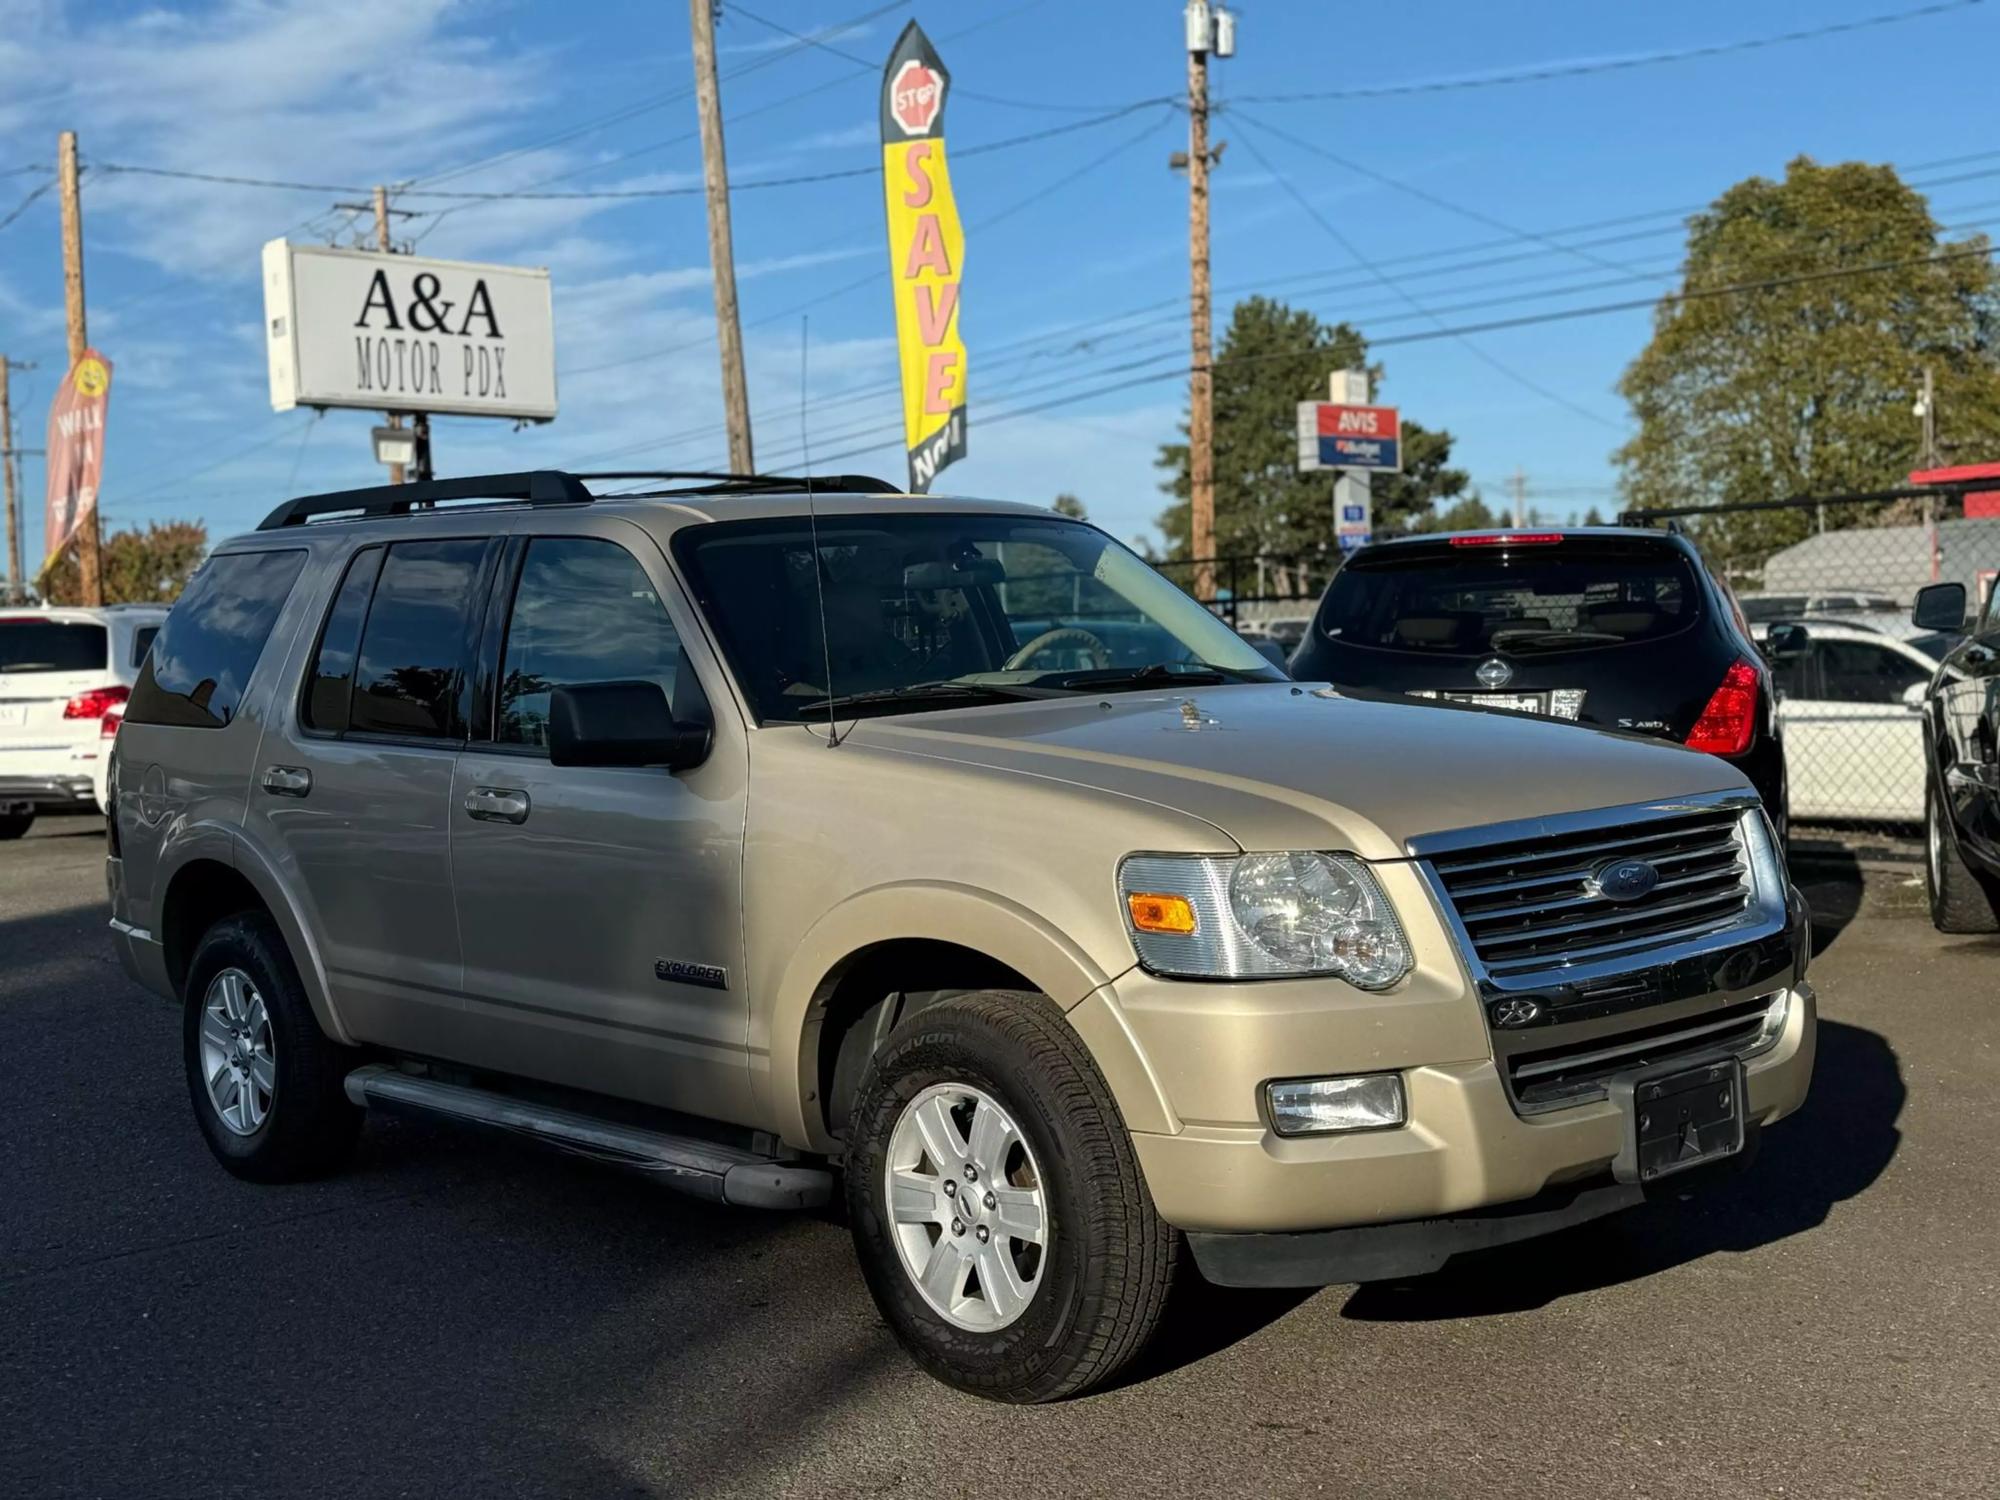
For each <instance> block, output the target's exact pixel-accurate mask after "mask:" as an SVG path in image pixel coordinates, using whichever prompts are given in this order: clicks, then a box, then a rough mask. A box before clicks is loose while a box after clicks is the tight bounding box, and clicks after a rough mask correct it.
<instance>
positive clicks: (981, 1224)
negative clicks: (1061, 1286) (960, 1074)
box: [884, 1083, 1049, 1333]
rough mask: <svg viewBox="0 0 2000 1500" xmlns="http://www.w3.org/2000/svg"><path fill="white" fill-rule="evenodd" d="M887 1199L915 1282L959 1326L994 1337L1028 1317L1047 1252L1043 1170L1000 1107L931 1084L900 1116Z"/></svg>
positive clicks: (953, 1087)
mask: <svg viewBox="0 0 2000 1500" xmlns="http://www.w3.org/2000/svg"><path fill="white" fill-rule="evenodd" d="M886 1175H887V1182H886V1183H885V1189H886V1191H885V1193H884V1198H885V1200H886V1201H887V1203H888V1205H889V1218H890V1238H891V1239H893V1240H894V1241H895V1244H896V1254H897V1258H898V1259H899V1260H900V1261H901V1262H902V1266H903V1270H904V1271H905V1273H907V1274H908V1276H909V1278H910V1281H911V1282H912V1283H913V1284H914V1285H915V1286H916V1288H917V1290H918V1292H919V1293H921V1294H922V1296H923V1299H924V1301H925V1302H927V1303H929V1304H930V1307H931V1309H932V1311H934V1312H936V1313H937V1314H938V1316H939V1317H941V1318H943V1319H944V1320H945V1321H946V1322H948V1323H950V1324H952V1325H953V1326H954V1327H957V1328H963V1329H965V1330H967V1331H969V1332H973V1333H993V1332H997V1331H998V1330H1000V1329H1002V1328H1005V1327H1007V1325H1008V1324H1010V1323H1012V1322H1013V1321H1014V1320H1015V1319H1017V1318H1019V1317H1020V1316H1021V1314H1022V1313H1023V1312H1025V1311H1026V1310H1027V1307H1028V1304H1029V1302H1031V1301H1032V1300H1033V1298H1034V1295H1035V1291H1036V1289H1037V1287H1039V1286H1040V1284H1041V1275H1042V1268H1043V1267H1044V1266H1045V1265H1046V1264H1047V1256H1048V1248H1049V1221H1048V1201H1047V1197H1046V1192H1045V1188H1044V1179H1043V1177H1042V1173H1041V1168H1040V1166H1039V1165H1038V1164H1037V1163H1036V1161H1035V1154H1034V1152H1033V1151H1032V1150H1031V1149H1030V1148H1029V1146H1028V1142H1027V1138H1026V1137H1025V1136H1023V1135H1022V1133H1021V1129H1020V1127H1019V1126H1018V1125H1017V1124H1016V1123H1015V1122H1014V1119H1013V1117H1012V1116H1011V1115H1009V1114H1008V1113H1007V1111H1006V1110H1005V1109H1004V1108H1003V1107H1002V1106H1001V1104H1000V1102H999V1101H998V1100H997V1099H995V1098H994V1097H993V1096H992V1095H991V1094H988V1093H987V1092H985V1091H984V1090H983V1089H979V1088H975V1087H973V1086H972V1085H971V1084H965V1083H940V1084H934V1085H932V1086H931V1087H930V1088H927V1089H925V1090H924V1091H923V1092H922V1093H920V1094H918V1095H917V1096H916V1097H915V1098H914V1099H912V1100H911V1101H910V1102H909V1103H908V1104H907V1105H905V1106H904V1107H903V1111H902V1113H901V1114H900V1115H898V1116H897V1117H896V1125H895V1128H894V1130H893V1131H891V1133H890V1136H889V1151H888V1165H887V1168H886Z"/></svg>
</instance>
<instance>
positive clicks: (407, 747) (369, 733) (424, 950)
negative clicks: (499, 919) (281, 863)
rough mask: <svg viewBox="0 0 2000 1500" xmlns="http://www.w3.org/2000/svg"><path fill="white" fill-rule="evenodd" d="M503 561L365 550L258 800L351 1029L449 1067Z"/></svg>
mask: <svg viewBox="0 0 2000 1500" xmlns="http://www.w3.org/2000/svg"><path fill="white" fill-rule="evenodd" d="M499 549H500V544H499V543H498V542H497V541H495V540H494V539H492V538H490V537H488V536H484V535H470V536H450V537H434V538H415V539H411V540H408V541H393V540H392V541H388V542H385V543H371V544H369V545H366V546H363V547H360V548H358V549H357V550H356V551H355V552H354V553H353V554H352V555H351V556H350V557H349V558H348V559H347V560H346V563H345V567H344V571H343V572H342V575H341V579H340V582H339V584H338V585H337V586H336V588H335V589H334V592H333V594H332V597H331V600H330V603H329V604H328V606H327V608H326V612H325V615H324V618H323V622H322V624H321V625H320V628H319V633H318V639H317V641H316V643H315V645H314V647H313V651H312V654H311V656H310V657H309V658H308V659H307V665H306V669H305V674H304V680H303V682H302V684H301V688H300V691H299V692H298V694H297V696H296V699H295V701H294V702H293V703H291V704H290V705H288V706H287V708H286V710H285V711H284V712H283V713H281V714H279V715H275V716H274V722H273V723H272V725H271V727H270V730H269V732H268V733H267V734H266V735H265V737H264V741H263V745H262V747H261V750H260V755H259V763H258V766H257V770H256V775H255V776H254V778H253V780H252V785H251V791H250V798H251V804H250V815H251V817H252V818H256V819H261V820H263V821H264V822H265V823H266V824H267V825H268V828H267V830H264V833H265V837H266V838H267V839H268V840H269V841H271V842H274V843H275V844H277V845H278V846H280V847H281V848H282V849H283V850H284V852H285V855H286V857H287V858H288V859H289V861H290V862H291V864H292V867H293V869H294V871H295V872H296V876H297V881H298V885H299V888H300V890H301V892H302V900H303V901H304V903H305V905H306V906H307V908H308V919H309V921H310V922H311V924H312V926H313V928H314V930H315V932H316V934H317V936H318V939H319V942H320V944H321V953H322V957H323V960H324V962H325V965H326V970H327V977H328V981H329V984H330V986H331V987H332V989H333V991H334V998H335V1003H336V1005H337V1006H338V1007H339V1009H340V1011H341V1015H342V1017H343V1019H344V1020H345V1021H346V1022H347V1024H348V1026H349V1028H350V1029H351V1030H352V1031H353V1033H354V1034H355V1035H356V1036H357V1037H359V1038H361V1039H364V1040H368V1041H374V1042H380V1043H383V1044H385V1045H390V1046H396V1047H402V1048H407V1049H409V1050H412V1051H420V1052H434V1053H441V1054H444V1055H450V1054H451V1052H452V1049H453V1048H454V1046H455V1045H456V1043H457V1042H458V1040H459V1036H460V1030H461V1028H460V1025H459V1022H460V1019H461V1017H462V1008H461V1004H460V995H459V986H460V982H461V979H462V977H463V976H462V962H461V951H460V947H459V940H458V924H457V918H456V915H455V913H454V911H453V909H452V899H451V833H452V824H451V782H452V772H453V769H454V767H455V765H456V763H457V761H458V756H459V752H460V751H461V749H462V748H463V746H464V744H465V722H466V695H467V694H468V693H469V691H470V669H471V661H472V651H473V635H474V631H475V622H476V620H477V619H478V617H479V614H480V610H481V607H482V605H483V602H484V596H485V591H486V589H487V586H488V583H489V581H490V578H491V574H492V570H493V566H494V563H495V561H496V559H497V557H498V553H499Z"/></svg>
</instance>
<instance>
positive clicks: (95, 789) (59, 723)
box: [0, 604, 167, 839]
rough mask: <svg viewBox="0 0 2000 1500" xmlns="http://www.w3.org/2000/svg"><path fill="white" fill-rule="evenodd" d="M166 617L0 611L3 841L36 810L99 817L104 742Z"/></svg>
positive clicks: (133, 610)
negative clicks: (91, 810) (93, 810)
mask: <svg viewBox="0 0 2000 1500" xmlns="http://www.w3.org/2000/svg"><path fill="white" fill-rule="evenodd" d="M166 618H167V610H166V606H164V605H154V604H116V605H111V606H108V607H106V608H103V609H66V608H65V609H12V608H8V609H0V839H17V838H19V837H20V836H21V835H22V834H24V833H26V832H27V831H28V825H29V824H31V823H33V822H34V821H35V815H36V814H37V813H40V812H47V811H52V810H54V809H56V808H78V807H80V808H86V809H88V808H91V807H96V808H97V809H98V810H99V811H102V810H103V807H104V772H105V768H106V766H107V765H108V763H109V760H110V753H111V736H112V735H113V734H114V733H115V732H116V730H117V723H118V716H119V715H121V714H122V713H123V712H124V709H125V700H126V699H127V698H128V697H130V696H131V693H132V684H133V683H134V682H136V681H137V680H138V677H139V667H140V665H141V664H142V663H143V662H144V661H145V660H146V652H147V650H148V649H149V648H150V647H151V646H152V644H153V637H154V635H155V634H157V633H158V631H159V628H160V625H161V622H162V621H164V620H165V619H166ZM107 719H108V721H109V722H108V723H107Z"/></svg>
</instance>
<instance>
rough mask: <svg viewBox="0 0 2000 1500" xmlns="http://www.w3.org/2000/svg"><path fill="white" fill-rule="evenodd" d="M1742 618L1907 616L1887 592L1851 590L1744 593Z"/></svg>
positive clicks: (1764, 621)
mask: <svg viewBox="0 0 2000 1500" xmlns="http://www.w3.org/2000/svg"><path fill="white" fill-rule="evenodd" d="M1738 600H1739V602H1740V603H1741V604H1742V606H1743V618H1744V619H1746V620H1748V621H1749V622H1750V623H1751V624H1752V625H1768V624H1769V623H1771V621H1773V620H1804V619H1836V618H1839V617H1841V616H1843V615H1889V616H1893V617H1894V618H1896V619H1898V620H1900V619H1903V618H1904V610H1903V606H1902V605H1901V604H1900V603H1898V602H1897V601H1896V600H1894V599H1891V598H1890V597H1889V596H1888V595H1886V594H1866V593H1859V592H1855V591H1852V590H1847V591H1841V592H1829V593H1820V594H1742V595H1739V596H1738Z"/></svg>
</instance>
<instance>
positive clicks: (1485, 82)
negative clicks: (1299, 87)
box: [1236, 0, 1982, 104]
mask: <svg viewBox="0 0 2000 1500" xmlns="http://www.w3.org/2000/svg"><path fill="white" fill-rule="evenodd" d="M1981 3H1982V0H1940V3H1938V4H1934V5H1921V6H1918V7H1916V8H1915V9H1913V10H1899V11H1889V12H1886V13H1884V14H1881V15H1874V16H1863V17H1861V18H1859V19H1857V20H1853V21H1832V22H1828V23H1827V24H1825V25H1822V26H1813V27H1808V28H1805V29H1803V30H1798V31H1784V32H1778V33H1776V34H1774V35H1771V36H1761V37H1748V38H1745V39H1743V40H1741V41H1734V42H1710V43H1706V44H1703V45H1701V46H1696V47H1679V48H1674V49H1672V50H1667V51H1660V52H1648V53H1642V54H1640V55H1638V56H1634V57H1610V58H1581V59H1577V60H1575V61H1567V62H1548V63H1536V64H1531V65H1529V66H1527V67H1524V68H1517V69H1513V70H1510V71H1507V72H1503V73H1487V74H1480V75H1475V76H1472V77H1463V76H1461V77H1453V78H1422V79H1415V80H1412V81H1411V82H1408V83H1388V84H1377V85H1374V86H1372V87H1364V88H1348V89H1316V90H1312V91H1310V92H1304V93H1292V94H1239V95H1237V96H1236V102H1237V103H1241V104H1307V103H1319V102H1321V101H1324V100H1336V99H1387V98H1394V97H1398V96H1401V95H1407V94H1441V93H1448V92H1453V91H1456V90H1460V89H1489V88H1498V87H1501V86H1503V85H1507V84H1516V83H1542V82H1546V81H1548V80H1550V79H1556V78H1581V77H1583V76H1585V75H1587V74H1592V73H1620V72H1628V71H1630V70H1632V69H1635V68H1650V67H1656V66H1658V65H1660V64H1662V63H1677V62H1689V61H1692V60H1694V59H1697V58H1708V57H1724V56H1728V55H1730V54H1733V53H1738V52H1755V51H1760V50H1762V49H1764V48H1767V47H1784V46H1790V45H1792V44H1794V43H1797V42H1810V41H1817V40H1819V39H1820V38H1822V37H1829V36H1839V35H1842V34H1844V33H1847V32H1855V31H1866V30H1870V29H1872V28H1874V27H1878V26H1894V25H1897V24H1899V23H1901V22H1904V21H1917V20H1922V19H1924V18H1926V17H1929V16H1938V15H1944V14H1945V13H1947V12H1949V11H1957V10H1965V9H1968V8H1970V7H1971V6H1974V5H1978V4H1981Z"/></svg>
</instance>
